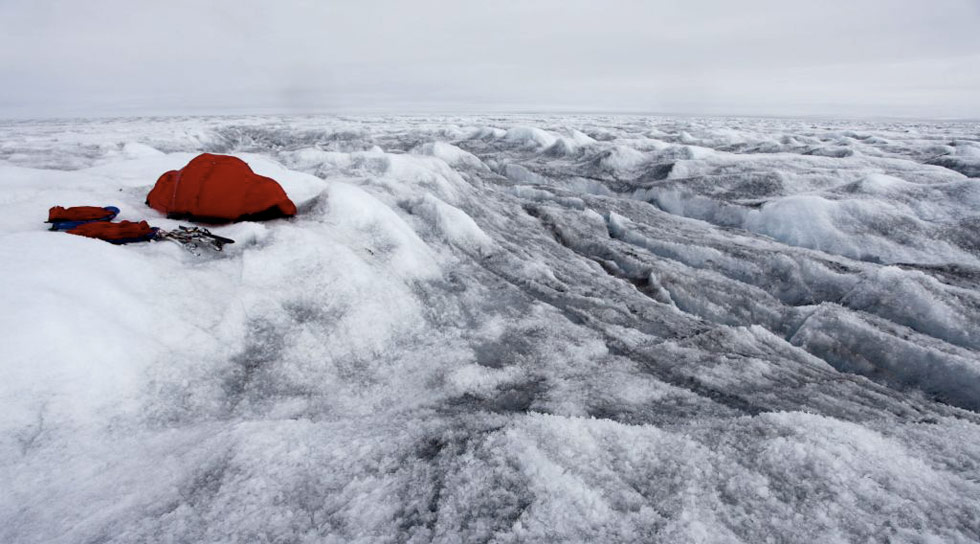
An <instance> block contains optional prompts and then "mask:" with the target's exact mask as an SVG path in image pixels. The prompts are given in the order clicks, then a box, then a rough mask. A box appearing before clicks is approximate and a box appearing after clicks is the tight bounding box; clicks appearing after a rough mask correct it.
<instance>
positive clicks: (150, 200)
mask: <svg viewBox="0 0 980 544" xmlns="http://www.w3.org/2000/svg"><path fill="white" fill-rule="evenodd" d="M146 203H147V205H149V206H150V207H151V208H153V209H155V210H157V211H159V212H161V213H164V214H166V215H167V216H168V217H173V218H189V219H193V220H196V221H201V222H210V223H226V222H231V221H243V220H258V219H273V218H276V217H288V216H292V215H296V205H295V204H293V202H292V201H291V200H290V199H289V197H288V196H286V192H285V191H284V190H283V189H282V187H281V186H280V185H279V183H277V182H276V181H275V180H274V179H272V178H267V177H265V176H260V175H258V174H256V173H255V172H253V171H252V169H251V168H250V167H249V166H248V164H246V163H245V161H243V160H241V159H239V158H237V157H232V156H229V155H214V154H211V153H203V154H201V155H198V156H197V157H194V158H193V159H192V160H191V161H190V162H189V163H187V166H185V167H183V168H181V169H180V170H171V171H169V172H166V173H164V174H163V175H162V176H160V179H158V180H157V182H156V185H154V187H153V189H152V190H151V191H150V193H149V194H148V195H147V197H146Z"/></svg>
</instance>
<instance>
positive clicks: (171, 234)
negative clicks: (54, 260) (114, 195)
mask: <svg viewBox="0 0 980 544" xmlns="http://www.w3.org/2000/svg"><path fill="white" fill-rule="evenodd" d="M118 214H119V208H116V207H115V206H106V207H103V208H100V207H98V206H75V207H72V208H64V207H61V206H55V207H53V208H51V209H50V210H49V211H48V221H47V222H48V223H50V224H51V229H50V230H63V231H65V232H67V233H68V234H75V235H78V236H85V237H87V238H98V239H99V240H105V241H106V242H109V243H111V244H130V243H133V242H150V241H153V240H171V241H174V242H177V243H178V244H180V245H182V246H183V247H184V248H185V249H187V250H188V251H190V252H191V253H193V254H195V255H200V254H201V249H208V250H212V251H221V250H222V248H223V247H224V246H225V244H233V243H235V241H234V240H232V239H231V238H225V237H224V236H218V235H217V234H212V233H211V231H209V230H208V229H205V228H202V227H185V226H183V225H181V226H178V227H177V229H175V230H170V231H167V230H163V229H161V228H158V227H151V226H150V225H149V223H147V222H146V221H139V222H135V221H119V222H118V223H114V222H112V220H113V219H115V217H116V215H118Z"/></svg>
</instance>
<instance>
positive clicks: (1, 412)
mask: <svg viewBox="0 0 980 544" xmlns="http://www.w3.org/2000/svg"><path fill="white" fill-rule="evenodd" d="M205 151H206V152H214V153H227V154H233V155H235V156H238V157H241V158H242V159H244V160H246V161H247V162H248V163H249V164H250V165H251V166H252V168H253V169H255V170H256V171H257V172H259V173H261V174H263V175H267V176H271V177H273V178H275V179H277V180H279V181H280V182H281V184H282V185H283V187H284V188H285V190H286V192H287V193H288V194H289V195H290V197H291V198H293V200H294V201H295V202H296V204H297V205H298V207H299V210H300V211H299V214H298V215H297V216H296V217H294V218H291V219H287V220H276V221H269V222H264V223H248V222H246V223H237V224H231V225H225V226H217V227H212V228H211V230H212V231H214V232H215V233H216V234H220V235H222V236H227V237H230V238H233V239H235V240H236V243H235V244H233V245H229V246H227V247H226V250H225V252H223V253H220V254H204V255H201V256H196V255H194V254H191V253H189V252H186V251H184V250H183V249H182V248H180V247H179V246H177V245H175V244H173V243H170V242H153V243H142V244H132V245H127V246H113V245H111V244H107V243H104V242H101V241H98V240H91V239H86V238H82V237H76V236H71V235H68V234H64V233H56V232H49V231H46V230H45V225H44V224H43V221H44V219H45V218H46V214H47V210H48V208H49V207H51V206H54V205H64V206H72V205H102V206H105V205H113V206H118V207H119V208H121V210H122V213H121V214H120V216H119V218H120V219H128V220H139V219H146V220H148V221H149V222H150V223H151V224H153V225H155V226H159V227H163V228H173V227H174V226H175V225H177V224H182V223H179V222H176V221H173V220H170V219H166V218H164V217H161V216H160V215H159V214H158V213H156V212H155V211H153V210H151V209H149V208H147V207H146V206H145V205H144V200H145V197H146V193H147V192H148V191H149V189H150V187H152V185H153V183H154V182H155V181H156V179H157V177H158V176H159V175H160V174H162V173H163V172H164V171H166V170H170V169H174V168H180V167H181V166H183V165H184V164H186V163H187V162H188V161H189V160H190V159H191V158H192V157H193V156H195V155H196V154H197V153H200V152H205ZM978 157H980V125H978V124H976V123H952V122H884V121H877V122H871V121H864V122H854V121H830V120H791V119H783V120H765V119H734V118H732V119H698V118H653V117H629V116H563V117H553V116H551V117H549V116H531V115H525V116H495V117H288V118H284V117H242V118H230V117H220V118H191V117H188V118H154V119H150V118H145V119H118V120H106V121H45V122H9V123H5V124H0V189H2V191H0V203H2V205H3V206H2V209H3V213H2V214H0V346H2V348H0V542H4V543H7V542H9V543H35V542H37V543H40V542H46V543H47V542H64V543H74V542H310V543H313V542H554V541H570V542H669V543H673V542H747V543H750V542H751V543H754V542H800V543H810V542H977V541H980V515H978V514H977V513H978V512H980V415H978V413H977V412H978V411H980V178H978V177H977V176H980V170H978V164H980V162H978ZM183 224H186V223H183Z"/></svg>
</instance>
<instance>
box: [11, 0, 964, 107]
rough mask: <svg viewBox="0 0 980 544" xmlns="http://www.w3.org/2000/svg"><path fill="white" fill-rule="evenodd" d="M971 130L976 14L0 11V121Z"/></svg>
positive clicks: (156, 7)
mask: <svg viewBox="0 0 980 544" xmlns="http://www.w3.org/2000/svg"><path fill="white" fill-rule="evenodd" d="M374 111H377V112H398V113H411V112H431V111H446V112H467V111H469V112H480V111H633V112H650V113H693V114H751V115H843V116H903V117H969V118H978V117H980V0H821V1H803V0H799V1H789V0H784V1H768V0H740V1H728V0H687V1H677V2H667V1H652V0H651V1H640V0H594V1H584V0H564V1H559V0H537V1H535V0H525V1H507V0H504V1H488V0H483V1H474V2H469V1H464V0H456V1H448V0H447V1H442V0H413V1H401V2H397V1H370V0H363V1H353V0H352V1H327V0H321V1H314V0H267V1H263V0H216V1H207V0H194V1H192V0H0V117H2V118H11V117H17V118H23V117H60V116H110V115H112V116H114V115H143V114H182V113H201V114H211V113H214V114H224V113H250V112H257V113H266V112H269V113H274V112H282V113H308V112H374Z"/></svg>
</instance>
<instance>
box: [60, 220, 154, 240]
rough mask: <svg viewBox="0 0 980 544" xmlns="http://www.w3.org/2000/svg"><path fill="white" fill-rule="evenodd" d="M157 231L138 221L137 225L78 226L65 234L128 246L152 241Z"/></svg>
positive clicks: (98, 224) (125, 222)
mask: <svg viewBox="0 0 980 544" xmlns="http://www.w3.org/2000/svg"><path fill="white" fill-rule="evenodd" d="M157 230H158V229H156V228H153V227H151V226H150V225H149V224H148V223H147V222H146V221H140V222H139V223H136V222H134V221H120V222H118V223H110V222H108V221H96V222H93V223H85V224H84V225H79V226H77V227H75V228H73V229H70V230H68V231H66V232H68V234H77V235H78V236H85V237H87V238H98V239H99V240H105V241H106V242H111V243H113V244H128V243H130V242H143V241H147V240H152V239H153V237H154V236H155V235H156V233H157Z"/></svg>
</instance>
